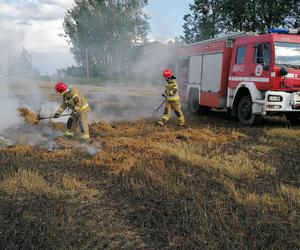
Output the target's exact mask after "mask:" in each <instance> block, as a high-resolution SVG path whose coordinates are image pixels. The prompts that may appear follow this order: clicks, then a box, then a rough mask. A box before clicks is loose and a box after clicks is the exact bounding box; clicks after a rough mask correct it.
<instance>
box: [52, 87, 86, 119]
mask: <svg viewBox="0 0 300 250" xmlns="http://www.w3.org/2000/svg"><path fill="white" fill-rule="evenodd" d="M62 97H63V101H62V103H61V105H60V107H59V109H58V110H57V112H56V113H58V114H61V113H62V112H64V110H65V109H66V108H69V109H71V110H72V111H75V112H82V111H84V112H88V111H90V108H89V104H88V102H87V100H86V99H85V98H84V96H83V95H81V94H80V92H79V90H78V89H76V88H73V89H71V90H69V91H67V92H64V93H63V94H62Z"/></svg>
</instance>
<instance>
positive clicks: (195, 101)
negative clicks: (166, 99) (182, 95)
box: [188, 91, 200, 114]
mask: <svg viewBox="0 0 300 250" xmlns="http://www.w3.org/2000/svg"><path fill="white" fill-rule="evenodd" d="M188 108H189V110H190V111H191V112H192V113H194V114H198V113H200V105H199V94H198V92H196V91H193V92H191V93H190V94H189V99H188Z"/></svg>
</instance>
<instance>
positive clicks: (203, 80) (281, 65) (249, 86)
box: [176, 28, 300, 125]
mask: <svg viewBox="0 0 300 250" xmlns="http://www.w3.org/2000/svg"><path fill="white" fill-rule="evenodd" d="M299 33H300V32H299V31H298V30H287V29H279V28H273V29H270V30H269V33H268V34H261V35H258V34H254V33H246V32H238V33H231V34H229V35H225V36H222V37H218V38H214V39H209V40H205V41H201V42H199V43H193V44H188V45H185V46H183V48H181V49H180V50H179V51H178V54H177V56H178V63H177V67H176V73H177V78H178V80H179V84H181V88H182V91H181V92H183V93H184V96H183V97H182V99H183V101H184V102H185V103H186V104H187V106H188V108H189V109H190V110H191V111H192V112H193V113H198V112H202V111H207V110H209V109H211V108H216V109H227V110H228V111H229V112H230V114H231V115H232V116H235V117H237V118H238V120H239V121H240V122H241V123H242V124H245V125H255V124H257V123H259V121H260V119H261V117H262V116H266V115H285V116H286V118H287V119H288V120H289V121H290V122H291V123H297V122H299V119H298V118H299V117H300V34H299Z"/></svg>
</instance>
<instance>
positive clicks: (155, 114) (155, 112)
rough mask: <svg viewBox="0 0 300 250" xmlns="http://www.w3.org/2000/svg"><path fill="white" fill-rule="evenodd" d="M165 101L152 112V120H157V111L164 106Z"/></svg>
mask: <svg viewBox="0 0 300 250" xmlns="http://www.w3.org/2000/svg"><path fill="white" fill-rule="evenodd" d="M166 101H167V99H165V100H164V101H163V102H162V103H161V104H160V105H159V106H158V108H157V109H155V110H153V113H152V119H153V120H158V118H159V112H158V111H159V109H160V108H161V107H162V105H164V104H165V102H166Z"/></svg>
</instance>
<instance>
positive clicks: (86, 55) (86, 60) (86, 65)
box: [85, 48, 90, 80]
mask: <svg viewBox="0 0 300 250" xmlns="http://www.w3.org/2000/svg"><path fill="white" fill-rule="evenodd" d="M85 67H86V78H87V79H88V80H90V70H89V57H88V48H86V49H85Z"/></svg>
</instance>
